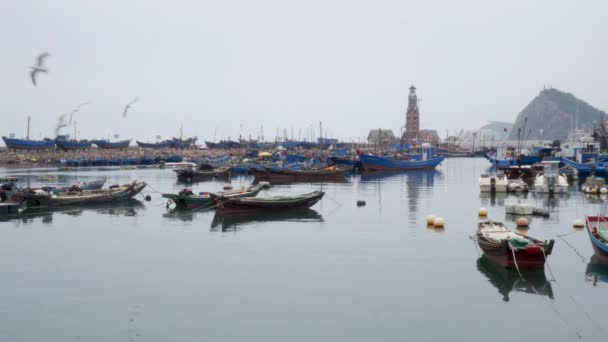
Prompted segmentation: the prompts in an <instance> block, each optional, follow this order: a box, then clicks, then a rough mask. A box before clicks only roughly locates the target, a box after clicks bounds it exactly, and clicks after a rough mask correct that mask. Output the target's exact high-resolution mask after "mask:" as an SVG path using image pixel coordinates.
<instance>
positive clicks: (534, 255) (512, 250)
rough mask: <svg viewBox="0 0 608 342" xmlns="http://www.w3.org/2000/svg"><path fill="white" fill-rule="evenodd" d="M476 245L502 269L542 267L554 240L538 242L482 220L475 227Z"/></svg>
mask: <svg viewBox="0 0 608 342" xmlns="http://www.w3.org/2000/svg"><path fill="white" fill-rule="evenodd" d="M476 237H477V243H478V244H479V247H480V248H481V250H482V251H483V253H484V254H485V255H486V256H487V257H488V258H489V259H490V260H492V261H493V262H495V263H497V264H499V265H501V266H503V267H511V268H512V267H515V268H519V269H524V268H537V267H543V266H544V265H545V262H546V258H547V256H549V255H550V254H551V252H552V250H553V245H554V243H555V241H554V240H548V241H540V240H537V239H534V238H531V237H529V236H525V235H521V234H518V233H516V232H513V231H511V230H509V229H507V227H505V225H504V224H502V223H501V222H496V221H490V220H483V221H480V222H479V224H478V226H477V235H476Z"/></svg>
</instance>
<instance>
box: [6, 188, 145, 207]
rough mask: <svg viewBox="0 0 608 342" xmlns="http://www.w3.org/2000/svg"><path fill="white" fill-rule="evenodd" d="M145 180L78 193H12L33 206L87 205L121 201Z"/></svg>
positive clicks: (136, 192) (133, 193) (138, 190)
mask: <svg viewBox="0 0 608 342" xmlns="http://www.w3.org/2000/svg"><path fill="white" fill-rule="evenodd" d="M146 185H147V184H146V183H145V182H133V183H131V184H128V185H123V186H122V187H120V188H117V189H108V190H91V191H82V192H81V193H80V194H77V195H71V194H70V193H65V194H60V195H58V196H53V195H50V194H49V195H47V194H40V193H32V192H27V191H22V192H16V193H13V200H14V201H19V202H25V203H27V204H28V205H33V206H39V205H44V206H49V207H59V206H66V205H89V204H99V203H116V202H123V201H127V200H129V199H131V198H133V197H134V196H135V195H137V194H139V193H140V192H141V191H142V190H143V189H144V188H145V187H146Z"/></svg>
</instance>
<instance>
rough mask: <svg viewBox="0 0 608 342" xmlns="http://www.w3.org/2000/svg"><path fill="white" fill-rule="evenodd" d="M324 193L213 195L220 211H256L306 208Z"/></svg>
mask: <svg viewBox="0 0 608 342" xmlns="http://www.w3.org/2000/svg"><path fill="white" fill-rule="evenodd" d="M323 195H325V193H324V192H322V191H313V192H311V193H307V194H302V195H296V196H273V197H255V198H233V199H231V198H225V197H220V196H218V197H215V196H214V200H215V204H216V210H217V211H219V212H222V213H239V212H256V211H274V212H276V211H287V210H298V209H308V208H310V207H312V206H313V205H315V204H316V203H317V202H319V201H320V200H321V198H323Z"/></svg>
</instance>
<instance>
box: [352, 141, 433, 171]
mask: <svg viewBox="0 0 608 342" xmlns="http://www.w3.org/2000/svg"><path fill="white" fill-rule="evenodd" d="M443 159H444V157H443V156H436V155H435V154H434V149H433V148H424V147H423V148H422V149H421V153H420V154H415V155H412V156H410V159H400V158H391V157H384V156H375V155H371V154H363V153H362V154H359V160H360V161H361V165H362V166H363V170H365V171H408V170H434V169H435V168H436V167H437V166H438V165H439V164H441V162H442V161H443Z"/></svg>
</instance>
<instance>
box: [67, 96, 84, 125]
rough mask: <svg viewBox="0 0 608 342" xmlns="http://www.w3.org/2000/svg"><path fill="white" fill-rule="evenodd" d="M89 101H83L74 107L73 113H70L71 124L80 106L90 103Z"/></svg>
mask: <svg viewBox="0 0 608 342" xmlns="http://www.w3.org/2000/svg"><path fill="white" fill-rule="evenodd" d="M88 104H89V103H88V102H83V103H81V104H79V105H78V107H76V109H74V110H73V111H72V112H71V113H70V123H69V124H70V125H71V124H72V117H73V116H74V114H76V113H78V112H79V111H80V108H82V107H84V106H86V105H88Z"/></svg>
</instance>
